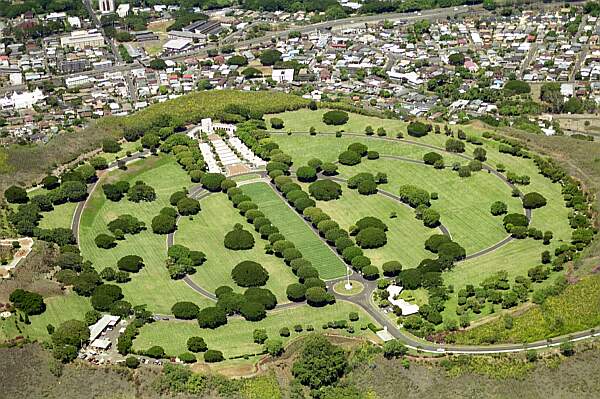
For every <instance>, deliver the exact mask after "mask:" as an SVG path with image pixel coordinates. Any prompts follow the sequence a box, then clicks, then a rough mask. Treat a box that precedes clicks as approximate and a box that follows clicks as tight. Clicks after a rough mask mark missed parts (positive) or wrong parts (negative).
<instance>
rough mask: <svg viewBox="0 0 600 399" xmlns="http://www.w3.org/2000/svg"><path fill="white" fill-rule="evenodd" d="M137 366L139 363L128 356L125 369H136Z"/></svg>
mask: <svg viewBox="0 0 600 399" xmlns="http://www.w3.org/2000/svg"><path fill="white" fill-rule="evenodd" d="M139 365H140V361H139V360H138V358H137V357H135V356H128V357H127V359H125V366H127V368H130V369H137V368H138V366H139Z"/></svg>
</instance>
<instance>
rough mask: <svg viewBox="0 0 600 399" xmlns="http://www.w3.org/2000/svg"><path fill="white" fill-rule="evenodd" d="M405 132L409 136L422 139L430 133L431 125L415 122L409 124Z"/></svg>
mask: <svg viewBox="0 0 600 399" xmlns="http://www.w3.org/2000/svg"><path fill="white" fill-rule="evenodd" d="M406 130H407V132H408V135H409V136H412V137H423V136H426V135H427V133H429V132H430V131H431V125H427V124H425V123H422V122H418V121H416V122H411V123H409V124H408V126H407V128H406Z"/></svg>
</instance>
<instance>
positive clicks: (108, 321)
mask: <svg viewBox="0 0 600 399" xmlns="http://www.w3.org/2000/svg"><path fill="white" fill-rule="evenodd" d="M120 319H121V318H120V317H119V316H111V315H108V314H107V315H104V316H102V318H101V319H100V320H98V321H97V322H96V323H95V324H92V325H91V326H89V327H88V328H89V329H90V342H93V341H95V340H96V339H97V338H98V337H99V336H100V335H102V333H103V332H104V330H106V328H107V327H114V326H115V325H116V324H117V323H118V322H119V320H120Z"/></svg>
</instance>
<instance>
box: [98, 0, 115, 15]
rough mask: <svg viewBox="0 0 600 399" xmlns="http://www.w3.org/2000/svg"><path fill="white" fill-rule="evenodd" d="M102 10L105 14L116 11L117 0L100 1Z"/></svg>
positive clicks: (99, 5)
mask: <svg viewBox="0 0 600 399" xmlns="http://www.w3.org/2000/svg"><path fill="white" fill-rule="evenodd" d="M98 8H99V9H100V12H101V13H103V14H105V13H109V12H114V11H115V0H100V1H98Z"/></svg>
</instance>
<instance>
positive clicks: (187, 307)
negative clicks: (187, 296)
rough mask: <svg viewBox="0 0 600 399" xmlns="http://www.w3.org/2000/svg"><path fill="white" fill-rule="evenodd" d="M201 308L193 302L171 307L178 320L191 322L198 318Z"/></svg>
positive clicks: (178, 303) (179, 303) (180, 303)
mask: <svg viewBox="0 0 600 399" xmlns="http://www.w3.org/2000/svg"><path fill="white" fill-rule="evenodd" d="M198 312H200V308H199V307H198V305H196V304H195V303H193V302H177V303H176V304H174V305H173V307H171V313H173V316H175V317H176V318H178V319H184V320H191V319H195V318H197V317H198Z"/></svg>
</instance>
